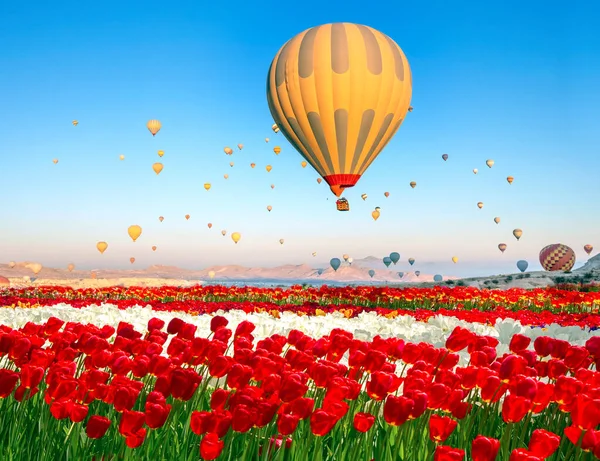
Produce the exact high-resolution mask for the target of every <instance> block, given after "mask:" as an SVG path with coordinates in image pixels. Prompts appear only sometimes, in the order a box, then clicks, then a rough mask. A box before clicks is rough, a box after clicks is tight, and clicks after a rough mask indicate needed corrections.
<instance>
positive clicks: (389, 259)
mask: <svg viewBox="0 0 600 461" xmlns="http://www.w3.org/2000/svg"><path fill="white" fill-rule="evenodd" d="M383 264H385V267H390V264H392V259H391V258H389V257H387V256H386V257H385V258H383Z"/></svg>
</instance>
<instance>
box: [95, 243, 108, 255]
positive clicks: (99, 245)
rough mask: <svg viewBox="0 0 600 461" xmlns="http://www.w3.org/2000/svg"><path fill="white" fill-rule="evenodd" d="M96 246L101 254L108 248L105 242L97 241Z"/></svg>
mask: <svg viewBox="0 0 600 461" xmlns="http://www.w3.org/2000/svg"><path fill="white" fill-rule="evenodd" d="M96 248H98V251H99V252H100V254H102V253H104V252H105V251H106V249H107V248H108V243H106V242H98V243H96Z"/></svg>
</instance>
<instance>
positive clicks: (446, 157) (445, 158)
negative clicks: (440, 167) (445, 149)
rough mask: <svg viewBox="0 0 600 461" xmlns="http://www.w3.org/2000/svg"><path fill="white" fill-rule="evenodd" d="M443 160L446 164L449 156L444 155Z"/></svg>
mask: <svg viewBox="0 0 600 461" xmlns="http://www.w3.org/2000/svg"><path fill="white" fill-rule="evenodd" d="M442 158H443V159H444V162H445V161H446V160H448V154H444V155H442Z"/></svg>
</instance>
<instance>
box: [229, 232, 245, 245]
mask: <svg viewBox="0 0 600 461" xmlns="http://www.w3.org/2000/svg"><path fill="white" fill-rule="evenodd" d="M241 238H242V234H240V233H239V232H234V233H232V234H231V240H233V241H234V242H235V243H238V242H239V241H240V239H241Z"/></svg>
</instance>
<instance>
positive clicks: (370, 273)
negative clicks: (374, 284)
mask: <svg viewBox="0 0 600 461" xmlns="http://www.w3.org/2000/svg"><path fill="white" fill-rule="evenodd" d="M374 275H375V271H374V270H373V269H371V270H370V271H369V276H370V277H371V278H373V276H374Z"/></svg>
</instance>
